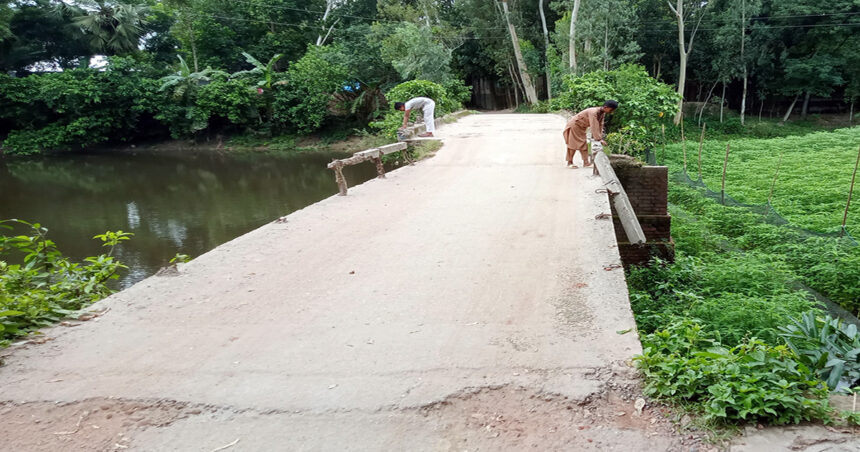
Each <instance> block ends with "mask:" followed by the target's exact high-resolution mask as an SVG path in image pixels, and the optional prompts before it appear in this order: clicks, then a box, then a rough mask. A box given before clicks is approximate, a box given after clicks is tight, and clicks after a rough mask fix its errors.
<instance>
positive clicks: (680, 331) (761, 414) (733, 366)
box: [636, 322, 831, 424]
mask: <svg viewBox="0 0 860 452" xmlns="http://www.w3.org/2000/svg"><path fill="white" fill-rule="evenodd" d="M642 342H643V346H644V351H643V352H642V355H641V356H640V357H638V358H637V360H636V363H637V365H638V367H639V368H640V369H641V370H642V372H643V374H644V376H645V379H646V382H647V384H646V387H645V394H646V395H649V396H652V397H659V398H667V399H675V400H682V401H684V402H686V403H692V404H696V405H698V406H701V407H702V410H703V413H704V414H705V416H706V417H708V418H710V419H714V420H717V421H723V422H727V421H728V422H737V421H742V422H760V421H763V422H768V423H773V424H797V423H799V422H802V421H808V420H820V419H829V418H830V414H831V413H830V411H831V410H830V409H829V406H828V397H829V393H828V391H827V389H826V388H822V387H821V385H820V382H819V380H818V379H817V376H816V375H815V373H814V372H813V371H812V370H811V369H810V368H808V367H806V366H804V365H803V364H802V363H800V362H798V360H797V359H796V356H795V355H794V354H793V353H792V352H791V350H789V349H788V348H787V347H786V346H784V345H783V346H771V345H768V344H766V343H764V342H761V341H759V340H756V339H749V340H747V341H744V342H743V343H741V344H739V345H737V346H734V347H731V348H728V347H725V346H723V344H721V343H720V342H719V340H718V339H716V338H715V337H714V336H713V335H712V334H708V333H707V332H706V331H704V330H703V329H702V327H701V326H699V325H697V324H695V323H690V322H680V323H674V324H671V325H669V326H668V327H667V328H666V329H665V330H660V331H657V332H654V333H652V334H649V335H647V336H645V337H644V338H643V339H642Z"/></svg>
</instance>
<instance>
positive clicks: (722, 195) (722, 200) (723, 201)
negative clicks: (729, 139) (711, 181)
mask: <svg viewBox="0 0 860 452" xmlns="http://www.w3.org/2000/svg"><path fill="white" fill-rule="evenodd" d="M729 149H730V145H729V144H728V143H726V159H725V160H724V161H723V183H722V186H721V188H720V204H722V205H726V167H727V166H728V165H729Z"/></svg>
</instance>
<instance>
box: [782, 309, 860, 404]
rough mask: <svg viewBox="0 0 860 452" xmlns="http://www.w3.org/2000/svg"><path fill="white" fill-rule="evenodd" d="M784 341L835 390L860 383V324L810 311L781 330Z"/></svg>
mask: <svg viewBox="0 0 860 452" xmlns="http://www.w3.org/2000/svg"><path fill="white" fill-rule="evenodd" d="M780 331H782V334H781V336H782V338H783V339H785V342H786V344H788V346H789V347H790V348H791V349H792V350H793V351H794V353H796V354H797V356H799V357H800V358H801V360H802V361H803V363H804V364H805V365H807V366H808V367H810V368H812V369H815V370H816V371H817V372H818V375H819V377H820V378H821V379H822V380H824V381H825V382H827V386H828V387H829V388H830V389H831V390H836V389H837V387H839V386H840V383H841V382H844V383H847V386H849V387H850V386H851V385H853V384H855V383H857V382H858V380H860V334H858V332H857V325H854V324H853V323H852V324H847V325H846V324H845V323H844V322H843V321H842V320H841V319H834V318H832V317H830V316H829V315H825V316H821V315H820V313H817V312H815V311H809V312H806V313H804V314H803V315H802V316H801V317H800V318H799V319H796V320H795V321H794V322H792V324H790V325H788V326H784V327H780Z"/></svg>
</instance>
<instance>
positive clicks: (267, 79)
mask: <svg viewBox="0 0 860 452" xmlns="http://www.w3.org/2000/svg"><path fill="white" fill-rule="evenodd" d="M242 55H243V56H244V57H245V61H247V62H248V63H250V64H251V65H252V66H254V68H253V69H250V70H247V71H239V72H234V73H233V75H231V76H230V78H239V77H247V76H256V77H261V78H260V80H259V81H258V82H257V88H263V89H265V90H267V91H268V90H270V89H272V84H273V83H274V82H273V80H274V78H275V77H274V75H275V74H276V73H277V72H275V64H277V62H278V60H280V59H281V58H283V57H284V54H283V53H278V54H276V55H275V56H273V57H272V58H271V59H270V60H269V62H268V63H266V64H263V63H261V62H260V60H258V59H256V58H254V57H253V56H251V54H249V53H248V52H242Z"/></svg>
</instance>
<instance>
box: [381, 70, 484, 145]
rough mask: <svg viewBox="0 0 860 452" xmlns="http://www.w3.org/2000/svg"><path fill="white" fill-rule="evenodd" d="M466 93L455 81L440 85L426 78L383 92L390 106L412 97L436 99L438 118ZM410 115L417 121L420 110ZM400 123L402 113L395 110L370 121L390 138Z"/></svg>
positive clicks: (453, 107) (401, 123) (463, 99)
mask: <svg viewBox="0 0 860 452" xmlns="http://www.w3.org/2000/svg"><path fill="white" fill-rule="evenodd" d="M468 95H469V90H468V89H467V88H465V87H464V86H462V85H461V84H459V83H457V82H450V83H448V84H447V86H442V85H440V84H438V83H433V82H431V81H428V80H412V81H409V82H404V83H401V84H399V85H397V86H395V87H394V88H392V89H391V90H390V91H388V92H387V93H386V94H385V97H386V98H387V99H388V100H389V103H390V104H391V105H392V106H393V105H394V103H395V102H406V101H407V100H409V99H411V98H413V97H429V98H431V99H434V100H435V101H436V110H435V111H434V114H435V115H436V117H437V118H439V117H441V116H442V115H445V114H447V113H452V112H454V111H456V110H458V109H459V108H460V106H461V105H462V104H463V102H464V101H465V100H466V97H467V96H468ZM412 115H413V116H412V119H413V120H414V121H416V122H418V117H420V116H421V112H420V111H415V112H412ZM422 119H423V118H422ZM402 125H403V113H402V112H400V111H396V110H391V111H388V112H386V114H385V116H384V117H383V118H382V119H381V120H379V121H376V122H373V123H371V126H372V127H374V128H376V129H378V130H380V132H382V133H383V134H384V135H385V136H387V137H390V138H395V137H396V134H397V129H398V128H399V127H400V126H402Z"/></svg>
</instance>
